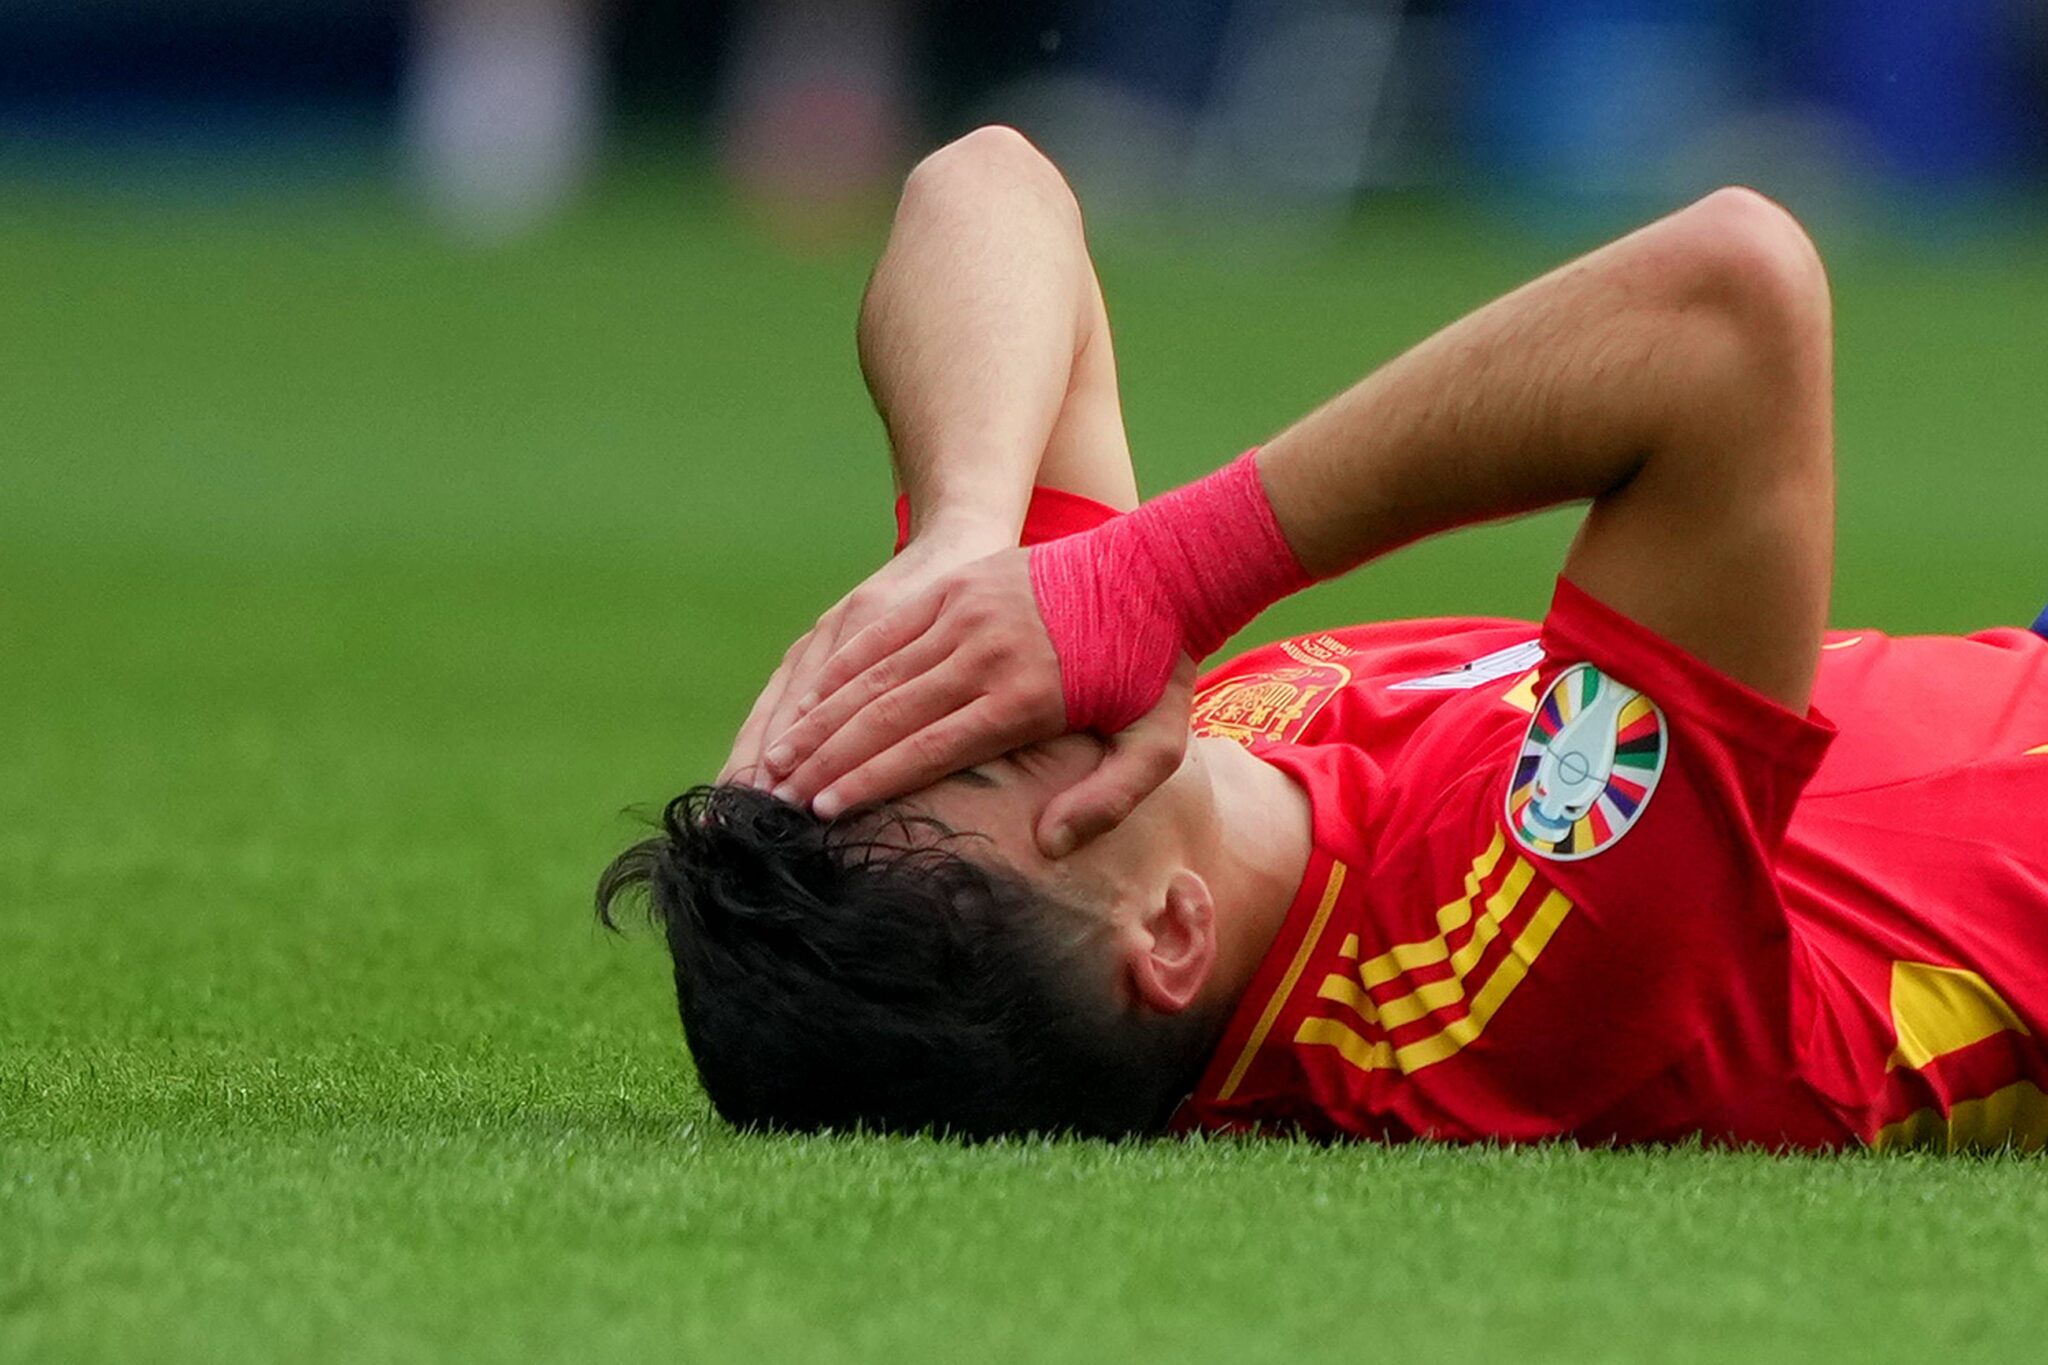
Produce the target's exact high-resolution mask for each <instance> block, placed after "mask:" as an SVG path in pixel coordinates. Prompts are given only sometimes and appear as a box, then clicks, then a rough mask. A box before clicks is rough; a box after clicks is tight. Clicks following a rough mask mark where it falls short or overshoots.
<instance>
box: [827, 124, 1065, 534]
mask: <svg viewBox="0 0 2048 1365" xmlns="http://www.w3.org/2000/svg"><path fill="white" fill-rule="evenodd" d="M1099 311H1100V308H1099V305H1098V304H1096V303H1095V293H1094V286H1093V276H1092V273H1091V270H1090V267H1089V263H1088V256H1087V250H1086V246H1085V244H1084V242H1083V239H1082V234H1081V224H1080V213H1079V209H1078V208H1077V206H1076V205H1075V203H1074V199H1073V195H1072V194H1071V193H1070V192H1069V191H1068V189H1067V187H1066V185H1065V182H1064V181H1063V180H1061V178H1060V176H1059V174H1058V172H1057V171H1055V170H1054V169H1053V168H1052V166H1051V165H1050V163H1048V162H1046V161H1045V160H1044V158H1043V157H1041V156H1040V155H1039V154H1038V153H1037V152H1036V151H1035V150H1034V149H1033V148H1032V147H1031V146H1030V144H1029V143H1027V142H1025V141H1024V139H1023V138H1022V137H1020V136H1019V135H1017V134H1015V133H1013V132H1011V131H1009V130H1008V129H997V128H985V129H982V130H980V131H978V132H976V133H973V134H970V135H969V136H968V137H966V138H963V139H961V140H960V141H958V142H955V143H953V144H952V145H950V146H948V147H945V148H942V149H941V150H940V151H938V152H936V153H934V154H933V155H932V156H931V157H930V158H928V159H927V160H926V161H925V162H924V163H923V164H922V165H920V166H919V167H918V169H917V170H916V171H914V172H913V173H912V175H911V177H910V181H909V183H908V185H907V186H906V187H905V190H904V194H903V200H902V203H901V204H900V205H899V207H898V209H897V214H896V222H895V226H894V228H893V230H892V231H891V233H890V237H889V244H888V247H887V249H886V250H885V251H884V252H883V255H882V259H881V262H880V264H879V265H877V266H876V268H875V274H874V278H873V280H872V281H871V282H870V284H869V286H868V292H867V297H866V299H865V301H864V302H863V304H862V308H861V321H860V354H861V367H862V370H863V372H864V373H865V375H866V376H867V382H868V389H869V391H870V392H871V393H872V394H873V395H874V400H875V406H876V408H877V410H878V411H879V412H880V413H881V416H882V421H883V423H884V425H885V426H886V427H887V428H888V432H889V441H890V447H891V452H892V459H893V461H894V464H895V468H896V477H897V482H898V484H899V486H900V487H901V489H902V490H903V492H904V493H905V494H906V495H907V496H908V498H909V500H910V515H911V527H912V531H913V534H916V535H923V534H927V533H929V532H932V531H938V530H943V531H946V532H948V533H952V534H958V535H964V536H968V537H971V538H975V539H978V540H984V541H986V542H987V543H988V544H989V545H990V547H991V548H993V547H994V546H997V545H1003V544H1012V545H1014V544H1015V543H1016V536H1017V532H1018V529H1019V528H1020V527H1021V526H1022V524H1023V519H1024V512H1025V508H1026V507H1027V506H1028V504H1029V501H1030V496H1031V486H1032V482H1033V480H1034V478H1035V477H1036V476H1037V473H1038V466H1039V460H1040V458H1041V456H1042V455H1043V454H1044V451H1045V449H1046V444H1047V441H1048V439H1049V438H1050V436H1051V435H1052V433H1053V430H1054V427H1055V425H1056V424H1057V422H1058V421H1059V418H1060V412H1061V408H1062V405H1063V403H1064V401H1065V399H1066V397H1067V393H1068V389H1069V386H1070V383H1071V381H1072V376H1073V374H1074V368H1075V358H1076V356H1077V354H1079V353H1080V352H1081V350H1082V349H1083V347H1084V345H1085V343H1086V341H1087V338H1088V330H1089V325H1090V321H1091V318H1092V317H1093V316H1094V315H1095V314H1097V313H1099Z"/></svg>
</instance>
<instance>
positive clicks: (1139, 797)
mask: <svg viewBox="0 0 2048 1365" xmlns="http://www.w3.org/2000/svg"><path fill="white" fill-rule="evenodd" d="M1193 685H1194V665H1193V663H1192V662H1191V661H1188V660H1185V659H1183V661H1182V665H1181V666H1180V667H1178V668H1176V669H1175V670H1174V676H1173V679H1172V681H1170V682H1169V683H1168V684H1167V687H1166V691H1165V692H1164V693H1163V694H1162V695H1161V696H1160V698H1159V701H1158V702H1157V703H1156V704H1155V705H1154V706H1153V707H1152V709H1151V710H1150V711H1147V712H1146V713H1145V714H1144V715H1143V716H1141V717H1139V718H1138V720H1137V721H1136V722H1135V723H1134V724H1132V725H1131V726H1130V728H1129V729H1126V730H1123V731H1121V732H1120V733H1118V734H1117V735H1115V736H1114V737H1113V738H1112V739H1111V740H1110V742H1109V747H1108V749H1107V750H1105V751H1104V753H1103V757H1102V761H1101V762H1100V763H1098V764H1097V765H1096V766H1095V769H1094V771H1093V772H1091V773H1089V774H1088V776H1086V777H1084V778H1082V779H1081V780H1080V781H1079V782H1077V783H1075V784H1074V785H1073V786H1072V787H1070V788H1068V789H1067V790H1066V791H1064V792H1062V793H1060V794H1059V795H1058V796H1056V797H1054V798H1053V799H1052V800H1051V801H1049V802H1047V803H1046V807H1045V811H1044V813H1043V814H1042V815H1041V816H1040V817H1039V821H1038V830H1037V835H1038V847H1039V850H1040V851H1041V852H1042V853H1044V854H1045V856H1046V857H1048V858H1053V859H1058V858H1064V857H1066V856H1067V855H1068V854H1070V853H1072V852H1073V851H1074V850H1075V849H1078V848H1081V847H1082V846H1084V845H1086V844H1088V843H1090V842H1091V841H1093V840H1095V839H1098V838H1100V837H1101V836H1102V835H1104V834H1107V833H1108V832H1109V831H1110V830H1113V829H1115V828H1116V827H1117V826H1118V825H1120V824H1122V823H1123V822H1124V820H1125V819H1126V818H1128V817H1129V815H1130V813H1131V812H1132V811H1134V810H1136V809H1137V808H1138V803H1139V802H1141V801H1143V800H1144V799H1145V798H1146V797H1148V796H1150V795H1151V794H1152V793H1153V792H1155V791H1157V790H1158V789H1159V788H1160V787H1161V786H1162V785H1163V784H1164V783H1165V782H1166V780H1167V779H1168V778H1170V777H1172V776H1173V775H1174V773H1175V772H1177V771H1178V770H1179V769H1180V765H1181V761H1182V760H1183V759H1184V758H1185V757H1186V756H1187V748H1188V706H1189V701H1190V698H1191V695H1192V692H1193Z"/></svg>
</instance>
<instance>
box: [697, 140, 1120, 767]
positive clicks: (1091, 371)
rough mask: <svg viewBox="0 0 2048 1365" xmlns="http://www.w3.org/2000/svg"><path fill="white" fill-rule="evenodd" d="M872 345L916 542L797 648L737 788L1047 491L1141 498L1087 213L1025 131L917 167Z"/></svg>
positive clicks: (744, 744) (764, 707) (959, 146)
mask: <svg viewBox="0 0 2048 1365" xmlns="http://www.w3.org/2000/svg"><path fill="white" fill-rule="evenodd" d="M859 340H860V357H861V371H862V373H863V375H864V376H865V377H866V379H867V383H868V391H869V393H870V394H871V395H873V397H874V401H875V408H876V411H877V412H878V413H879V414H880V415H881V418H882V423H883V426H884V427H885V428H886V429H887V431H888V434H889V448H890V461H891V464H892V466H893V468H894V470H895V475H896V484H897V487H898V488H899V489H900V490H901V491H902V492H903V493H904V494H905V495H906V496H907V497H908V499H909V502H910V526H911V539H910V543H909V544H908V546H906V547H905V549H904V551H903V553H902V554H901V555H899V556H897V557H896V558H895V559H892V560H891V561H890V562H889V563H887V564H885V565H884V566H883V567H882V568H880V569H878V570H876V572H875V573H874V574H872V575H870V576H869V577H868V578H867V579H866V580H865V581H864V582H863V583H861V584H860V586H859V587H857V588H855V589H854V590H853V591H852V592H851V593H849V594H847V596H846V597H844V598H842V599H841V600H840V601H839V602H838V603H837V604H835V605H834V606H833V607H832V608H831V609H830V610H828V611H827V612H826V613H825V614H824V616H822V617H820V618H819V620H818V623H817V625H816V626H815V627H813V629H812V630H811V631H809V632H808V633H806V634H805V635H804V636H803V637H802V638H801V639H799V640H798V641H796V643H795V644H793V645H792V646H791V647H790V649H789V652H788V653H787V654H785V655H784V657H783V660H782V663H781V666H780V667H778V668H777V669H776V671H775V674H774V676H773V677H771V678H770V679H769V681H768V684H767V686H766V687H765V688H764V689H763V690H762V692H761V695H760V697H759V698H758V699H757V700H756V702H755V703H754V707H753V710H752V712H751V713H750V714H749V715H748V717H747V720H746V723H745V724H744V725H743V726H742V727H741V729H740V733H739V736H738V737H737V739H735V741H734V743H733V749H732V754H731V756H730V757H729V758H728V759H727V760H726V764H725V769H724V771H723V772H722V773H721V774H720V780H721V781H723V780H727V779H731V778H735V777H741V778H749V779H753V780H756V781H758V780H760V778H761V776H762V770H761V767H760V761H761V748H762V745H763V743H764V741H765V740H766V739H767V738H768V737H769V736H771V735H774V734H777V733H780V731H781V730H782V729H784V728H785V727H786V726H787V725H788V724H789V723H790V722H792V721H793V720H795V718H796V715H797V710H796V702H797V700H798V699H799V698H800V697H802V696H803V695H804V694H805V693H807V692H808V691H809V690H810V687H811V684H812V682H813V681H814V680H815V678H816V675H817V673H818V672H819V670H820V669H822V668H823V667H824V664H825V662H826V660H827V659H829V658H830V657H831V655H832V652H833V650H834V649H836V648H837V647H838V646H839V645H840V644H841V643H843V642H844V641H845V640H847V639H850V638H851V637H852V636H853V635H854V634H856V633H858V632H859V631H860V630H861V629H862V628H863V627H865V626H866V625H868V624H869V623H871V622H872V621H874V620H876V619H878V618H879V617H880V616H882V615H883V614H884V613H885V612H887V611H888V610H889V609H890V608H891V607H893V606H895V605H896V604H898V603H900V602H902V601H904V600H905V599H906V598H908V597H911V596H914V595H915V594H916V593H918V592H919V591H921V590H922V589H923V588H924V587H926V586H927V585H929V584H930V583H932V582H933V581H935V580H936V579H937V578H938V577H939V576H940V575H942V574H944V573H945V572H947V571H948V570H950V569H954V568H957V567H959V566H961V565H964V564H967V563H970V562H972V561H973V560H975V559H978V558H980V557H981V556H983V555H986V554H989V553H991V552H992V551H995V550H999V549H1004V548H1007V547H1011V546H1014V545H1016V543H1017V535H1018V531H1019V530H1020V528H1021V527H1022V525H1023V522H1024V513H1025V509H1026V507H1027V506H1028V505H1029V502H1030V497H1031V488H1032V485H1033V484H1034V483H1041V484H1045V485H1047V486H1049V487H1053V488H1058V489H1061V490H1063V491H1066V492H1070V493H1078V494H1080V495H1082V496H1084V497H1090V498H1094V499H1095V500H1096V501H1098V502H1104V503H1108V504H1109V505H1111V506H1113V507H1116V508H1119V509H1122V510H1128V509H1129V508H1132V507H1135V506H1136V505H1137V501H1138V491H1137V483H1136V481H1135V479H1134V478H1133V477H1132V474H1131V461H1130V447H1129V443H1128V442H1127V440H1126V439H1125V436H1124V428H1123V414H1122V411H1121V409H1120V407H1119V405H1118V401H1117V388H1116V361H1115V359H1114V357H1113V354H1112V352H1111V347H1110V337H1109V318H1108V315H1107V313H1106V312H1105V311H1104V308H1103V302H1102V290H1101V288H1100V286H1099V285H1098V284H1097V282H1096V279H1095V271H1094V267H1093V265H1092V264H1091V262H1090V261H1089V258H1088V248H1087V243H1086V241H1085V239H1084V238H1083V235H1082V227H1081V210H1080V206H1079V205H1078V204H1077V203H1076V202H1075V200H1074V196H1073V192H1072V191H1071V190H1069V189H1068V188H1067V184H1066V181H1065V180H1064V179H1063V178H1062V177H1061V176H1060V173H1059V171H1058V170H1057V169H1056V168H1055V167H1054V166H1053V164H1052V163H1051V162H1050V161H1048V160H1046V158H1045V157H1044V156H1043V155H1042V154H1041V153H1039V151H1038V150H1037V149H1036V148H1034V147H1033V146H1032V145H1031V144H1030V143H1029V142H1027V141H1026V140H1025V139H1024V137H1023V136H1022V135H1021V134H1019V133H1017V132H1014V131H1012V130H1011V129H1008V128H999V127H988V128H982V129H978V130H977V131H975V132H972V133H969V134H968V135H967V136H966V137H963V138H961V139H959V140H958V141H956V142H953V143H950V144H948V145H947V146H945V147H942V148H940V149H939V150H938V151H936V152H934V153H932V154H931V155H930V156H929V157H927V158H925V160H924V161H923V162H921V163H920V164H919V165H918V167H917V169H915V170H914V171H912V172H911V174H910V178H909V180H908V181H907V182H906V184H905V186H904V190H903V197H902V200H901V202H900V203H899V204H898V206H897V210H896V220H895V224H894V226H893V227H892V228H891V230H890V234H889V241H888V245H887V246H886V248H885V249H884V251H883V253H882V258H881V261H880V263H879V264H878V265H877V266H876V267H875V273H874V276H873V278H872V279H871V280H870V281H869V283H868V289H867V294H866V297H865V298H864V299H863V300H862V304H861V317H860V331H859Z"/></svg>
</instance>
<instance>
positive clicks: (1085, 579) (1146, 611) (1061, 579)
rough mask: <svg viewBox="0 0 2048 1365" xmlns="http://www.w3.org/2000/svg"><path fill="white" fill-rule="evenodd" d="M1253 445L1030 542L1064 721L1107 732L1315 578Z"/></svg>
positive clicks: (1144, 708)
mask: <svg viewBox="0 0 2048 1365" xmlns="http://www.w3.org/2000/svg"><path fill="white" fill-rule="evenodd" d="M1257 454H1258V452H1257V450H1256V449H1254V450H1248V451H1246V452H1245V453H1244V454H1243V455H1241V456H1239V457H1238V458H1237V459H1235V460H1233V461H1231V462H1230V463H1229V464H1227V465H1225V466H1224V467H1223V468H1221V469H1219V470H1217V471H1216V472H1215V473H1214V474H1211V475H1209V476H1208V477H1207V478H1203V479H1199V480H1197V481H1196V482H1194V483H1191V484H1189V485H1187V486H1186V487H1185V488H1178V489H1175V490H1174V491H1173V492H1171V493H1167V494H1165V495H1163V496H1161V497H1158V498H1154V499H1153V500H1152V501H1151V502H1148V503H1146V504H1144V505H1143V506H1142V507H1140V508H1138V509H1137V510H1136V511H1135V512H1132V513H1130V514H1128V515H1126V516H1121V517H1118V518H1116V519H1115V520H1114V521H1110V522H1107V523H1105V524H1104V525H1102V526H1098V527H1096V528H1095V529H1094V530H1092V531H1088V532H1086V533H1084V534H1082V535H1077V536H1069V537H1067V538H1066V539H1064V540H1056V541H1051V542H1048V543H1047V544H1044V545H1039V546H1035V547H1034V548H1033V549H1032V551H1031V592H1032V596H1033V597H1034V598H1035V599H1036V600H1037V603H1038V614H1039V617H1040V618H1041V619H1042V620H1043V621H1044V622H1045V629H1046V633H1047V634H1048V635H1050V636H1051V637H1052V645H1053V650H1054V652H1055V653H1056V654H1057V655H1058V656H1059V661H1060V690H1061V692H1062V693H1063V695H1064V697H1065V701H1066V707H1067V724H1068V725H1069V726H1071V727H1073V728H1074V729H1076V730H1093V731H1095V732H1096V733H1097V734H1102V735H1113V734H1115V733H1117V732H1118V731H1119V730H1122V729H1125V728H1126V727H1128V726H1129V725H1130V724H1131V723H1132V722H1134V721H1136V720H1137V719H1138V718H1139V717H1140V716H1143V715H1144V714H1145V713H1146V712H1147V711H1150V710H1151V709H1152V707H1153V706H1154V704H1156V703H1157V702H1158V700H1159V697H1160V694H1161V693H1163V692H1164V691H1165V690H1166V684H1167V682H1168V680H1169V679H1170V678H1171V677H1172V676H1173V670H1174V666H1175V664H1177V663H1178V662H1179V660H1180V656H1181V655H1183V654H1186V655H1187V656H1189V657H1190V658H1192V659H1194V660H1195V662H1197V663H1200V662H1201V661H1202V660H1203V659H1204V658H1206V657H1207V656H1208V655H1210V654H1213V653H1215V652H1216V650H1217V649H1219V648H1221V647H1222V645H1223V642H1224V641H1226V640H1228V639H1229V638H1230V637H1231V636H1232V635H1234V634H1236V633H1237V632H1238V631H1239V630H1242V629H1243V628H1244V627H1245V626H1246V625H1248V624H1250V622H1251V620H1252V618H1253V617H1255V616H1257V615H1258V614H1259V613H1260V612H1261V611H1264V610H1265V609H1266V608H1267V607H1269V606H1271V605H1272V604H1273V603H1275V602H1277V601H1279V600H1280V599H1281V598H1283V597H1285V596H1287V595H1288V594H1289V593H1293V592H1298V591H1300V590H1301V589H1302V588H1305V587H1307V586H1308V585H1309V583H1310V582H1312V581H1313V580H1312V579H1311V578H1310V577H1309V575H1308V573H1307V571H1306V570H1304V569H1303V568H1302V567H1301V561H1300V560H1299V559H1298V558H1296V557H1295V553H1294V551H1293V550H1292V549H1291V548H1290V547H1289V546H1288V544H1287V539H1286V537H1285V536H1283V535H1281V533H1280V524H1279V522H1277V521H1276V520H1274V517H1273V505H1272V503H1271V502H1269V501H1267V498H1266V490H1265V488H1264V486H1263V485H1261V484H1260V482H1259V471H1258V466H1257V464H1256V462H1255V457H1256V456H1257Z"/></svg>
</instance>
